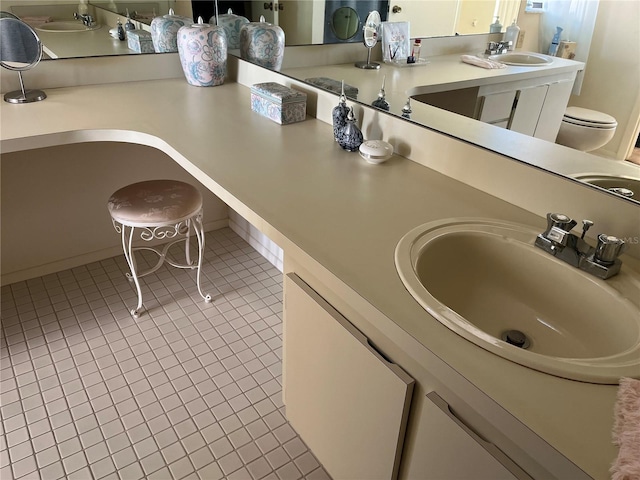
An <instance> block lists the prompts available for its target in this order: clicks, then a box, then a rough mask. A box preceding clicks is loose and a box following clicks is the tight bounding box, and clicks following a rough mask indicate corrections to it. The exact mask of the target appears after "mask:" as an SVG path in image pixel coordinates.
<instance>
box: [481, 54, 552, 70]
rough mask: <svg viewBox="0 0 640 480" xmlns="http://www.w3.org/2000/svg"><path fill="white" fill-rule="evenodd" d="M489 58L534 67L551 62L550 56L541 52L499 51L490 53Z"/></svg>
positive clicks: (509, 63)
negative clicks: (494, 53)
mask: <svg viewBox="0 0 640 480" xmlns="http://www.w3.org/2000/svg"><path fill="white" fill-rule="evenodd" d="M489 60H495V61H496V62H501V63H504V64H506V65H515V66H520V67H536V66H542V65H550V64H551V63H553V58H552V57H549V56H547V55H542V54H541V53H501V54H498V55H491V56H490V57H489Z"/></svg>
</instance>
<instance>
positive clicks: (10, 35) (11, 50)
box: [0, 12, 47, 103]
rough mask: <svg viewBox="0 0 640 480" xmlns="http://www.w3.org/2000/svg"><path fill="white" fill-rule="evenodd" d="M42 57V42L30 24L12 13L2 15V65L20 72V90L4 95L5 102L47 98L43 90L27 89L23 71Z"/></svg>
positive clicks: (0, 27) (0, 35)
mask: <svg viewBox="0 0 640 480" xmlns="http://www.w3.org/2000/svg"><path fill="white" fill-rule="evenodd" d="M41 58H42V42H41V41H40V38H39V37H38V35H37V34H36V32H35V31H34V30H33V28H31V27H30V26H29V25H27V24H26V23H24V22H23V21H21V20H18V19H17V18H15V17H14V16H13V15H11V14H6V12H2V14H1V15H0V65H2V66H3V67H4V68H6V69H7V70H13V71H16V72H18V78H19V80H20V90H14V91H13V92H8V93H6V94H5V95H4V100H5V102H9V103H31V102H38V101H40V100H44V99H45V98H47V95H46V94H45V93H44V92H43V91H42V90H25V88H24V81H23V80H22V72H23V71H25V70H30V69H32V68H33V67H35V66H36V65H37V64H38V63H39V62H40V59H41Z"/></svg>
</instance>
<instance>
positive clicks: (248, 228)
mask: <svg viewBox="0 0 640 480" xmlns="http://www.w3.org/2000/svg"><path fill="white" fill-rule="evenodd" d="M229 228H230V229H231V230H233V231H234V232H235V233H237V234H238V236H239V237H240V238H242V239H243V240H244V241H246V242H247V243H248V244H249V245H251V246H252V247H253V248H254V249H255V250H256V251H257V252H258V253H259V254H260V255H262V256H263V257H264V258H266V259H267V260H268V261H269V263H271V264H272V265H273V266H274V267H276V268H277V269H278V270H279V271H281V272H282V271H283V269H284V252H283V251H282V248H280V247H279V246H278V245H276V244H275V243H274V242H273V241H272V240H271V239H270V238H268V237H267V236H266V235H264V234H263V233H262V232H260V231H259V230H258V229H257V228H255V227H254V226H253V225H251V224H250V223H249V222H248V221H247V220H245V219H244V218H243V217H241V216H240V215H239V214H238V213H237V212H235V211H233V210H231V209H229Z"/></svg>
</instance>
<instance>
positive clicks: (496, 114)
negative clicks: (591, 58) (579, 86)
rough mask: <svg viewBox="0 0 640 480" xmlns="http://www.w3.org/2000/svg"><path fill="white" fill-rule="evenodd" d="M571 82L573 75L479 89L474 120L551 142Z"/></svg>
mask: <svg viewBox="0 0 640 480" xmlns="http://www.w3.org/2000/svg"><path fill="white" fill-rule="evenodd" d="M574 81H575V72H574V73H573V74H571V75H557V76H553V77H540V78H534V79H529V80H523V81H518V82H506V83H497V84H490V85H484V86H481V87H479V89H478V100H477V102H476V111H475V114H474V118H476V119H477V120H480V121H482V122H485V123H490V124H492V125H497V126H499V127H503V128H506V129H509V130H513V131H514V132H519V133H524V134H525V135H530V136H532V137H536V138H541V139H543V140H547V141H550V142H555V140H556V136H557V135H558V130H559V129H560V124H561V122H562V116H563V115H564V111H565V109H566V107H567V104H568V103H569V97H570V96H571V90H572V89H573V83H574Z"/></svg>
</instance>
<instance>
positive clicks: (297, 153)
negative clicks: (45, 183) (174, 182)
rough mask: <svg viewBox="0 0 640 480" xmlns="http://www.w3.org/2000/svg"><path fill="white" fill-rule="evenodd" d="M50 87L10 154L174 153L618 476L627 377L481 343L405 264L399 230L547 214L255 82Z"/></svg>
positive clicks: (574, 452) (20, 118)
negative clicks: (388, 151) (439, 317)
mask: <svg viewBox="0 0 640 480" xmlns="http://www.w3.org/2000/svg"><path fill="white" fill-rule="evenodd" d="M470 68H471V67H470ZM47 95H48V98H47V99H46V101H43V102H39V103H34V104H27V105H11V104H7V103H3V104H2V105H1V106H0V115H1V118H2V128H1V130H0V148H1V151H2V152H11V151H17V150H29V149H34V148H41V147H47V146H53V145H59V144H66V143H79V142H90V141H110V140H111V141H120V142H131V143H140V144H145V145H149V146H153V147H156V148H158V149H160V150H161V151H163V152H165V153H166V154H168V155H169V156H171V157H172V158H173V159H174V160H175V161H177V162H178V163H179V164H180V165H182V166H183V167H184V168H185V169H186V170H187V171H189V172H190V173H191V174H192V175H194V176H195V177H196V178H197V179H198V180H199V181H201V182H202V183H203V184H204V185H205V186H206V187H207V188H209V189H210V190H211V191H212V192H213V193H214V194H216V195H217V196H219V197H220V198H221V199H222V200H223V201H224V202H225V203H227V204H228V205H230V206H231V207H232V208H234V209H235V210H237V211H239V212H241V213H242V214H243V215H244V216H246V218H247V219H248V220H249V221H250V222H252V223H253V224H254V225H255V226H256V227H257V228H258V229H261V230H268V231H270V232H276V233H277V235H276V237H277V238H273V240H274V241H276V242H277V243H279V244H280V245H281V246H282V247H283V248H284V249H285V252H286V251H287V247H293V246H295V247H296V248H299V249H301V250H302V251H304V252H305V253H306V254H308V255H309V256H310V257H312V258H313V259H314V260H315V261H317V262H319V263H320V264H322V265H323V266H324V267H325V268H326V269H327V270H328V271H330V272H331V273H332V274H334V275H335V276H337V277H338V278H339V279H340V280H342V281H343V282H344V283H346V284H347V285H348V286H349V287H350V288H351V289H353V290H354V291H355V292H357V293H358V294H359V295H361V296H362V297H363V298H364V299H365V300H366V301H367V302H369V303H370V304H371V305H373V306H374V307H375V308H376V309H378V310H379V311H380V312H382V313H383V314H384V315H386V316H387V317H388V318H389V319H391V320H392V321H393V322H394V323H395V324H396V325H397V326H398V327H400V328H401V329H402V330H404V331H405V332H407V333H408V334H409V335H411V336H412V337H414V338H415V339H416V340H418V341H419V342H420V343H421V344H422V345H424V347H426V348H427V349H429V350H430V351H431V352H433V353H434V354H435V355H437V356H438V357H439V358H440V359H442V360H443V361H444V362H446V363H447V364H448V365H450V366H451V367H452V368H454V369H455V370H457V371H458V372H460V373H461V374H462V375H464V377H465V378H466V379H468V380H469V381H470V382H472V383H473V384H474V385H475V386H476V387H477V388H479V389H480V390H482V391H483V392H484V393H486V394H487V395H488V396H489V397H491V398H492V399H493V400H495V401H496V402H497V403H499V404H500V405H502V406H503V407H504V408H505V409H506V410H507V411H509V412H510V413H511V414H512V415H514V416H515V417H516V418H518V419H519V420H520V421H521V422H523V423H524V424H525V425H527V426H528V427H529V428H531V429H532V430H533V431H534V432H536V433H537V434H538V435H540V436H541V437H542V438H544V439H545V440H546V441H547V442H549V443H550V444H551V445H553V446H554V447H555V448H556V449H558V450H559V451H560V452H561V453H562V454H564V455H565V456H567V457H568V458H569V459H571V460H572V461H573V462H575V463H576V464H578V465H579V466H580V467H581V468H582V469H583V470H585V471H586V472H587V473H589V474H590V475H592V476H593V477H595V478H605V477H607V476H608V474H607V470H608V468H609V464H610V463H611V461H612V460H613V459H614V457H615V454H616V450H615V448H614V447H613V445H612V444H611V426H612V414H613V405H614V402H615V396H616V392H617V387H616V386H606V385H592V384H587V383H580V382H574V381H569V380H564V379H560V378H557V377H553V376H551V375H546V374H542V373H539V372H536V371H533V370H530V369H528V368H525V367H522V366H519V365H516V364H514V363H511V362H509V361H506V360H504V359H502V358H500V357H498V356H496V355H493V354H491V353H489V352H486V351H484V350H482V349H481V348H479V347H476V346H474V345H472V344H471V343H470V342H468V341H466V340H464V339H463V338H462V337H459V336H458V335H456V334H455V333H453V332H451V331H449V330H448V329H447V328H445V327H444V326H442V325H441V324H440V323H439V322H437V321H436V320H434V319H433V318H432V317H430V316H429V315H428V314H427V313H426V312H425V311H424V310H423V309H422V308H421V307H420V306H419V305H418V304H417V303H416V302H415V301H414V300H413V299H412V298H411V296H410V295H409V293H408V292H407V291H406V289H405V288H404V286H403V285H402V283H401V281H400V279H399V277H398V275H397V273H396V270H395V265H394V258H393V253H394V249H395V246H396V244H397V242H398V240H399V239H400V238H401V237H402V236H403V235H404V234H405V233H406V232H407V231H408V230H410V229H411V228H413V227H415V226H417V225H420V224H422V223H425V222H428V221H432V220H437V219H442V218H449V217H461V216H465V217H469V216H471V217H491V218H496V219H504V220H510V221H516V222H519V223H525V224H530V225H534V226H536V227H537V228H541V227H542V226H543V225H544V220H543V219H542V218H541V217H539V216H536V215H534V214H532V213H530V212H527V211H525V210H523V209H521V208H518V207H515V206H513V205H511V204H509V203H507V202H505V201H503V200H500V199H498V198H496V197H493V196H491V195H489V194H486V193H483V192H481V191H479V190H476V189H473V188H471V187H469V186H467V185H464V184H463V183H460V182H458V181H456V180H454V179H452V178H449V177H447V176H444V175H442V174H440V173H437V172H435V171H433V170H431V169H429V168H427V167H424V166H421V165H419V164H417V163H415V162H412V161H409V160H407V159H405V158H403V157H399V156H395V157H393V158H392V159H391V160H390V161H389V162H387V163H385V164H382V165H379V166H374V165H370V164H367V163H365V162H364V161H363V160H362V159H361V158H360V157H359V156H358V155H357V154H354V153H348V152H345V151H342V150H341V149H340V148H339V147H338V145H337V144H336V143H335V142H334V141H333V139H332V129H331V126H330V125H328V124H326V123H324V122H321V121H319V120H316V119H313V118H308V119H307V120H306V121H305V122H301V123H297V124H292V125H287V126H280V125H278V124H275V123H273V122H271V121H269V120H267V119H265V118H264V117H261V116H259V115H257V114H255V113H253V112H251V109H250V95H249V89H248V88H246V87H244V86H242V85H239V84H237V83H227V84H225V85H222V86H220V87H216V88H196V87H191V86H189V85H188V84H187V83H186V82H185V81H184V80H183V79H174V80H155V81H141V82H131V83H122V84H109V85H94V86H84V87H73V88H59V89H48V90H47ZM128 105H135V106H136V108H134V109H131V108H129V109H125V108H124V107H125V106H128ZM87 106H90V108H87ZM96 112H99V114H96ZM88 157H90V155H88ZM87 161H90V158H87ZM372 279H375V281H372Z"/></svg>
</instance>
